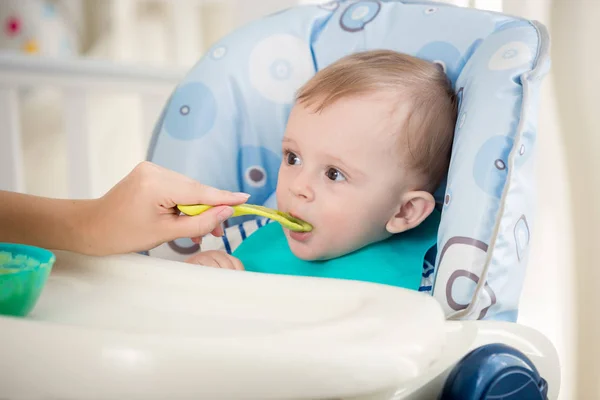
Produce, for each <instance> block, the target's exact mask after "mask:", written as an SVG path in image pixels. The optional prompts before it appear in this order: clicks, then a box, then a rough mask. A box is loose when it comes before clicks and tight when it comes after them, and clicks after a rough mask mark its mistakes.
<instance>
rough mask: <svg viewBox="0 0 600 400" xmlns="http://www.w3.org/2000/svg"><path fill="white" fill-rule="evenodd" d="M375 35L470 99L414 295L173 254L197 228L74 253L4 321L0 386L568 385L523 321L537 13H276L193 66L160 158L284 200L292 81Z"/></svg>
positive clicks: (84, 391)
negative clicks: (158, 242) (24, 313)
mask: <svg viewBox="0 0 600 400" xmlns="http://www.w3.org/2000/svg"><path fill="white" fill-rule="evenodd" d="M376 48H386V49H393V50H397V51H401V52H404V53H408V54H412V55H416V56H418V57H421V58H424V59H427V60H430V61H434V62H436V63H438V64H439V65H440V67H441V68H443V69H444V71H445V72H446V73H447V75H448V76H449V77H450V79H451V80H452V82H453V85H454V86H455V89H456V92H457V94H458V96H459V101H460V102H459V116H458V120H457V124H456V130H455V139H454V145H453V150H452V160H451V165H450V171H449V174H448V177H447V180H446V182H444V184H443V185H442V186H441V187H440V188H439V190H438V191H437V193H436V201H437V203H438V207H440V208H441V209H442V220H441V224H440V228H439V234H438V243H437V246H436V247H434V248H432V249H431V250H430V252H429V253H428V255H427V257H426V259H425V260H424V263H423V264H424V269H423V278H422V284H421V287H420V289H419V292H412V291H408V290H404V289H399V288H394V287H390V286H383V285H375V284H369V283H364V282H355V281H341V280H329V279H317V278H305V277H293V276H275V275H267V274H253V273H240V272H236V271H226V270H218V269H212V268H202V267H198V266H193V265H188V264H182V263H178V262H176V261H177V260H182V259H183V258H186V257H188V256H189V255H190V254H192V253H194V252H196V251H198V249H199V247H198V246H197V245H195V244H194V243H192V242H191V241H190V240H188V239H179V240H176V241H173V242H171V243H168V244H165V245H163V246H160V247H158V248H156V249H153V250H151V251H150V256H151V257H145V256H142V255H127V256H115V257H106V258H90V257H84V256H79V255H74V254H69V253H62V252H59V253H58V257H57V265H56V267H55V270H54V271H53V274H52V275H51V277H50V279H49V282H48V287H47V288H46V290H45V292H44V294H43V295H42V298H41V299H40V303H39V305H38V306H37V307H36V309H35V310H34V311H33V313H32V314H31V316H30V318H28V319H24V320H14V321H12V320H11V321H9V322H7V321H2V320H0V332H2V335H14V336H18V337H22V338H23V340H22V342H19V343H16V344H15V343H12V344H11V346H10V348H2V350H1V351H0V353H1V354H2V355H3V356H2V357H0V368H2V370H3V371H5V372H4V373H3V374H2V375H0V388H1V389H0V395H2V394H4V393H6V394H8V395H9V396H11V395H13V396H14V397H15V398H21V397H23V398H24V397H34V396H35V395H41V394H43V395H52V396H54V397H61V398H77V399H92V398H98V397H101V398H106V399H108V398H115V399H117V398H119V399H120V398H140V399H166V398H169V399H188V398H189V399H192V398H195V399H198V398H202V399H229V400H231V399H261V400H266V399H364V400H367V399H382V400H383V399H392V398H393V399H434V398H440V399H461V400H471V399H473V400H474V399H498V398H502V399H546V398H549V399H556V398H557V397H558V392H559V388H560V365H559V360H558V356H557V353H556V350H555V348H554V346H553V345H552V343H551V342H550V341H549V340H548V339H547V338H546V337H545V336H544V335H542V334H541V333H539V332H537V331H535V330H533V329H531V328H527V327H525V326H521V325H519V324H517V323H516V321H517V312H518V300H519V295H520V293H521V287H522V284H523V280H524V276H525V270H526V266H527V260H528V253H529V242H530V235H531V231H532V227H533V222H534V160H535V157H534V153H535V139H536V134H537V105H538V97H539V88H540V85H541V82H542V79H543V77H544V76H545V75H546V73H547V71H548V68H549V64H550V61H549V54H548V53H549V38H548V33H547V31H546V29H545V28H544V26H543V25H541V24H539V23H538V22H535V21H528V20H524V19H519V18H514V17H510V16H507V15H503V14H498V13H492V12H486V11H480V10H474V9H467V8H459V7H453V6H450V5H446V4H438V3H433V2H427V1H409V0H405V1H384V0H360V1H354V0H347V1H331V2H329V3H326V4H324V5H307V6H298V7H294V8H291V9H288V10H285V11H282V12H279V13H276V14H274V15H270V16H268V17H265V18H262V19H260V20H258V21H255V22H253V23H251V24H249V25H247V26H245V27H243V28H241V29H238V30H237V31H235V32H233V33H232V34H230V35H228V36H226V37H225V38H223V39H222V40H221V41H219V42H218V43H216V44H215V45H214V46H213V47H212V48H211V49H210V50H209V51H208V53H207V54H206V55H205V56H204V57H203V58H202V59H201V60H200V61H199V62H198V63H197V64H196V66H194V68H193V69H192V70H191V71H190V72H189V74H188V75H187V77H186V78H185V79H184V81H183V82H181V84H180V85H178V87H177V88H176V89H175V91H174V92H173V94H172V96H171V97H170V99H169V101H168V103H167V104H166V106H165V108H164V111H163V112H162V115H161V116H160V119H159V121H158V123H157V124H156V128H155V131H154V134H153V138H152V142H151V145H150V149H149V154H148V158H149V160H151V161H153V162H155V163H157V164H160V165H163V166H165V167H168V168H170V169H173V170H175V171H178V172H181V173H184V174H186V175H188V176H190V177H192V178H194V179H197V180H199V181H200V182H202V183H204V184H207V185H212V186H216V187H219V188H222V189H227V190H233V191H244V192H247V193H250V194H251V195H252V197H251V199H252V202H253V203H255V204H261V205H266V206H269V207H275V206H276V204H275V199H274V190H275V185H276V179H277V170H278V168H279V164H280V162H281V155H280V150H279V149H280V141H281V138H282V136H283V132H284V130H285V125H286V121H287V117H288V115H289V112H290V109H291V107H292V104H293V101H294V94H295V91H296V90H297V89H298V88H299V87H300V86H301V85H302V84H303V83H305V82H306V81H307V80H308V79H309V78H311V77H312V76H313V75H314V74H315V72H316V71H317V70H319V69H321V68H323V67H325V66H327V65H329V64H331V63H332V62H334V61H336V60H337V59H339V58H341V57H343V56H345V55H347V54H350V53H352V52H356V51H360V50H366V49H376ZM243 221H245V220H242V219H240V220H238V221H231V222H232V223H236V222H243ZM165 258H168V259H170V260H164V259H165ZM0 346H2V345H1V344H0ZM5 347H6V346H5ZM34 355H35V356H37V357H34ZM34 381H35V382H36V383H35V386H34V385H33V384H29V385H28V384H27V383H28V382H34ZM52 396H50V397H52ZM0 397H1V396H0Z"/></svg>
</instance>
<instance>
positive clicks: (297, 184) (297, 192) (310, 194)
mask: <svg viewBox="0 0 600 400" xmlns="http://www.w3.org/2000/svg"><path fill="white" fill-rule="evenodd" d="M290 192H292V194H293V195H294V196H295V197H298V198H300V199H302V200H306V201H313V200H314V198H315V192H314V190H313V189H312V187H311V186H310V184H309V183H308V182H307V181H306V180H304V179H302V178H301V177H298V179H296V180H295V181H294V183H293V184H292V185H291V186H290Z"/></svg>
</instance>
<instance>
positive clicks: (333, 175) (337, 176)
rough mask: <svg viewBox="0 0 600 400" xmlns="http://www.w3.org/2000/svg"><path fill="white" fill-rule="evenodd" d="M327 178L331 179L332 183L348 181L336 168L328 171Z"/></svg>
mask: <svg viewBox="0 0 600 400" xmlns="http://www.w3.org/2000/svg"><path fill="white" fill-rule="evenodd" d="M325 176H327V178H329V179H331V180H332V181H345V180H346V177H345V176H344V174H342V173H341V172H340V171H339V170H337V169H335V168H329V169H327V172H325Z"/></svg>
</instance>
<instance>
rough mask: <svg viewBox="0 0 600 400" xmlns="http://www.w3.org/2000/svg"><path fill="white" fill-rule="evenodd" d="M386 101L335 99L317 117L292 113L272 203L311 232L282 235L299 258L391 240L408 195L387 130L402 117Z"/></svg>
mask: <svg viewBox="0 0 600 400" xmlns="http://www.w3.org/2000/svg"><path fill="white" fill-rule="evenodd" d="M386 100H387V101H386ZM389 104H390V101H389V99H385V97H384V96H383V95H381V94H380V95H378V96H377V95H370V96H361V97H356V98H347V99H340V100H338V101H336V102H335V103H333V104H332V105H330V106H328V107H327V108H325V110H323V111H322V112H321V113H320V114H318V113H314V112H313V111H312V109H311V108H309V109H307V108H306V107H305V106H304V105H303V104H296V105H295V106H294V108H293V109H292V112H291V114H290V118H289V121H288V125H287V129H286V132H285V137H284V139H283V161H282V165H281V168H280V170H279V179H278V184H277V205H278V208H279V209H280V210H282V211H285V212H289V213H290V214H292V215H294V216H296V217H298V218H301V219H303V220H305V221H307V222H309V223H310V224H312V225H313V227H314V229H313V230H312V231H311V232H308V233H295V232H290V231H288V230H286V232H285V234H286V237H287V239H288V243H289V245H290V248H291V250H292V252H293V253H294V254H295V255H296V256H297V257H299V258H301V259H305V260H322V259H329V258H334V257H338V256H341V255H344V254H347V253H350V252H352V251H354V250H357V249H359V248H361V247H363V246H366V245H367V244H370V243H374V242H376V241H379V240H383V239H385V238H386V237H388V236H389V233H388V232H387V230H386V223H387V222H388V220H389V219H390V218H391V217H393V216H394V215H395V214H396V213H397V212H398V204H399V199H400V198H401V197H402V194H403V193H404V192H405V191H406V190H407V187H406V185H405V184H403V180H404V179H403V171H402V168H401V165H402V163H401V160H399V158H400V153H401V152H400V151H399V149H398V146H399V144H398V141H397V140H395V138H394V132H393V130H392V127H393V126H398V123H399V121H398V120H397V119H398V118H404V117H403V116H399V115H398V113H397V112H396V113H393V114H392V112H391V108H390V105H389ZM392 118H395V119H396V120H395V121H392ZM400 122H401V121H400Z"/></svg>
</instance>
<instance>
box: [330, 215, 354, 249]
mask: <svg viewBox="0 0 600 400" xmlns="http://www.w3.org/2000/svg"><path fill="white" fill-rule="evenodd" d="M321 226H322V227H323V228H324V230H325V232H324V233H326V236H327V237H326V240H327V242H329V245H330V246H331V247H334V248H336V249H340V248H342V249H343V248H345V247H347V246H349V245H351V244H352V242H354V241H355V240H354V238H355V237H356V231H357V229H360V227H358V226H356V222H355V221H354V220H353V218H352V216H351V215H349V214H348V213H346V212H339V211H336V212H334V211H332V212H330V213H327V214H326V216H325V217H324V218H323V223H322V224H321ZM332 250H333V249H332Z"/></svg>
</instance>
